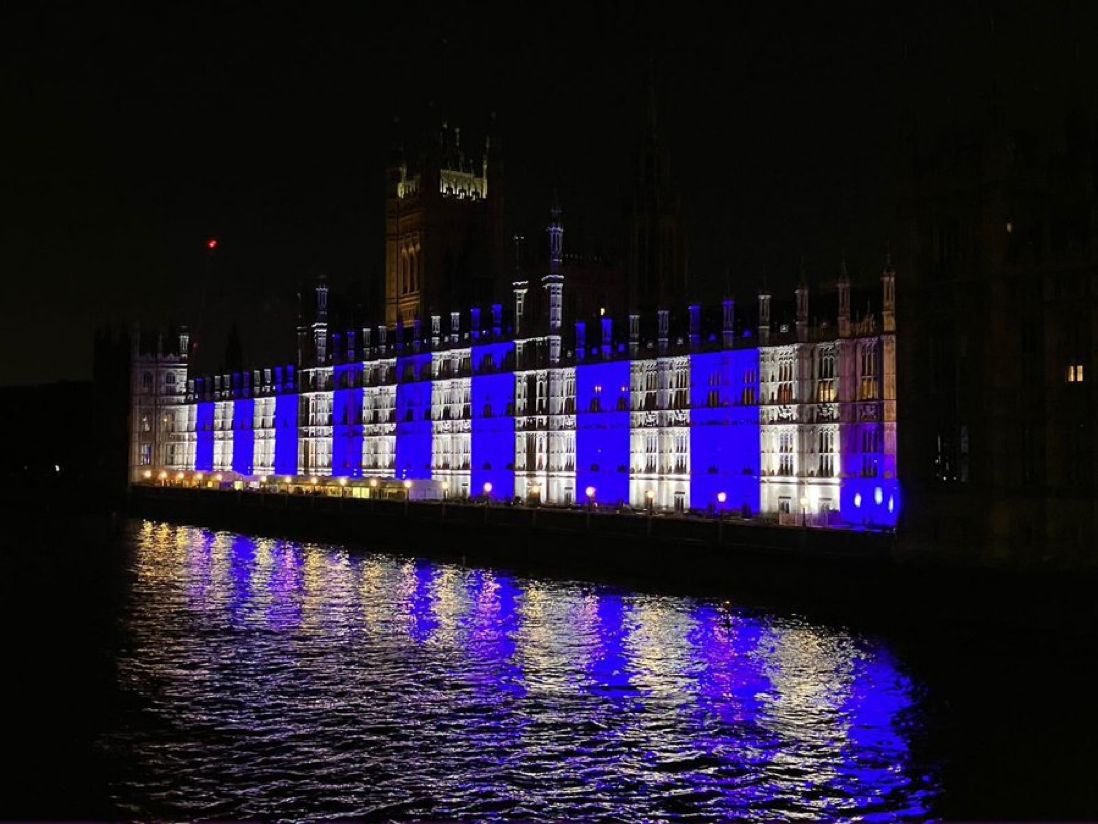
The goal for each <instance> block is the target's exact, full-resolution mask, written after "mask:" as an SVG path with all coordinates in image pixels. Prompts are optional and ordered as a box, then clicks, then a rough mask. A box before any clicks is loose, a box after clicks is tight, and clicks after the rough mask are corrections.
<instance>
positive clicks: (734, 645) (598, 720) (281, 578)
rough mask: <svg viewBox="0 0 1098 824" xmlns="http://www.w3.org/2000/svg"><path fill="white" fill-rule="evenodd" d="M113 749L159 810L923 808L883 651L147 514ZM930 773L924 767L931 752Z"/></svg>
mask: <svg viewBox="0 0 1098 824" xmlns="http://www.w3.org/2000/svg"><path fill="white" fill-rule="evenodd" d="M134 540H135V542H136V553H135V556H134V558H135V560H134V564H135V568H134V572H135V576H134V589H133V593H132V601H131V605H130V607H129V611H128V618H127V630H128V634H129V636H130V638H131V642H132V643H131V644H130V645H129V646H128V648H127V650H126V652H125V654H124V655H123V656H122V657H121V659H120V662H119V678H120V681H121V682H122V685H123V686H124V687H125V688H126V689H128V690H129V691H130V692H131V693H132V694H133V696H134V701H133V707H134V709H133V710H132V712H133V713H134V719H133V722H134V723H130V724H122V725H120V729H121V730H122V732H118V733H114V734H112V735H111V736H110V737H109V738H108V739H107V740H106V741H105V742H104V746H106V747H107V748H109V749H110V750H111V751H112V752H113V753H114V754H115V756H116V757H118V758H121V759H122V760H123V761H124V762H125V763H126V764H127V769H126V770H125V771H124V775H123V776H122V777H120V778H119V781H118V783H117V784H116V786H115V787H114V792H115V795H116V798H117V802H118V804H119V806H120V809H121V810H123V811H129V812H133V813H135V814H140V815H145V816H149V815H152V816H169V817H203V818H208V817H218V818H250V817H252V818H255V817H258V818H287V819H301V818H307V817H313V816H318V815H331V816H348V817H355V816H373V817H381V818H425V817H430V818H470V819H492V818H525V819H534V820H561V819H566V818H573V819H582V820H587V819H598V818H613V819H618V820H621V819H625V820H650V819H653V818H661V819H679V820H690V819H697V820H714V819H722V818H730V817H731V818H740V819H746V820H760V821H762V820H766V821H771V820H793V819H796V818H816V819H820V818H825V819H834V818H851V817H865V816H868V817H873V818H879V819H881V820H890V819H894V818H897V817H914V818H921V817H926V816H927V815H928V814H930V811H931V808H932V805H933V802H934V799H935V797H936V796H937V795H938V788H937V786H936V782H935V779H933V778H932V777H931V778H928V777H927V769H926V768H925V767H924V766H920V765H919V764H917V763H915V760H914V757H913V756H912V754H911V747H910V745H909V737H910V735H911V734H912V732H913V731H914V730H917V726H918V719H919V707H918V705H917V703H915V702H914V700H913V693H914V686H913V684H912V683H911V682H910V680H909V679H908V678H907V676H906V675H905V674H904V673H903V671H902V668H901V667H900V665H899V664H898V663H897V662H896V661H895V660H893V658H892V657H891V655H890V653H889V651H888V650H887V649H886V648H884V647H883V646H882V645H880V644H877V643H875V642H872V641H870V640H867V639H864V638H860V637H858V636H855V635H851V634H849V633H845V632H842V631H839V630H834V629H829V628H826V627H822V626H818V625H814V624H810V623H807V622H803V621H799V620H796V619H792V618H779V617H766V616H756V615H752V614H748V613H745V612H742V611H739V610H737V609H735V608H733V607H731V606H729V605H727V604H719V603H714V602H707V601H698V600H693V599H689V598H683V597H670V596H663V595H651V594H633V593H628V592H618V591H614V590H610V589H607V588H604V587H596V586H594V585H590V584H583V583H577V582H562V581H551V580H540V579H535V578H526V577H516V576H511V575H506V574H502V573H500V572H497V571H492V570H476V569H474V570H469V569H462V568H460V567H457V566H454V565H449V564H440V563H434V562H429V561H426V560H422V559H415V560H409V559H403V558H396V557H393V556H387V555H380V554H361V555H352V554H348V553H347V552H346V551H345V550H343V549H340V548H338V547H321V546H316V545H308V544H306V545H299V544H292V543H287V542H282V541H273V540H269V539H253V538H249V537H244V536H239V535H233V534H227V533H212V532H210V531H207V530H202V529H196V528H183V527H179V528H176V527H168V526H164V525H153V524H146V525H145V528H144V529H143V530H142V531H141V532H140V534H137V535H135V536H134ZM931 775H933V771H931Z"/></svg>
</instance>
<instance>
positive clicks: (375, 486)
mask: <svg viewBox="0 0 1098 824" xmlns="http://www.w3.org/2000/svg"><path fill="white" fill-rule="evenodd" d="M370 486H372V487H374V488H375V489H376V488H377V478H370Z"/></svg>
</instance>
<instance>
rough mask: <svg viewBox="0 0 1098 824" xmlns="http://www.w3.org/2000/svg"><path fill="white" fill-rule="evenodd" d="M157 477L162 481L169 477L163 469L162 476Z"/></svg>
mask: <svg viewBox="0 0 1098 824" xmlns="http://www.w3.org/2000/svg"><path fill="white" fill-rule="evenodd" d="M157 477H158V478H160V480H164V479H165V478H167V477H168V473H167V472H165V471H164V470H163V469H161V470H160V474H159V475H158V476H157Z"/></svg>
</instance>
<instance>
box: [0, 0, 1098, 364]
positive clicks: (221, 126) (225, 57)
mask: <svg viewBox="0 0 1098 824" xmlns="http://www.w3.org/2000/svg"><path fill="white" fill-rule="evenodd" d="M86 5H87V7H81V6H72V7H65V6H57V5H49V6H47V5H46V4H34V5H33V6H32V7H28V8H27V9H24V10H20V9H17V8H12V7H10V6H8V5H5V8H4V11H3V12H0V14H2V15H3V19H2V20H0V31H2V34H0V37H2V38H3V44H2V45H3V51H4V55H3V58H2V59H3V75H2V80H0V82H2V84H3V85H2V86H0V94H2V95H3V101H2V102H3V124H4V125H3V137H2V138H0V140H2V141H3V143H2V146H3V148H4V153H3V164H2V165H3V169H2V171H0V186H2V191H3V204H4V206H3V212H2V215H0V218H2V221H3V224H2V225H0V232H2V238H0V240H2V243H0V249H2V252H0V255H2V257H0V271H2V272H3V279H4V285H5V288H4V291H3V294H4V296H5V297H4V300H3V303H2V304H0V306H2V309H0V353H2V354H3V357H2V359H0V383H4V384H8V383H29V382H40V381H48V380H57V379H63V378H83V377H88V376H89V375H90V370H91V341H92V332H93V329H94V328H95V327H96V326H97V325H100V324H103V323H107V322H112V323H122V322H128V321H131V320H134V319H140V320H141V321H142V322H143V323H148V324H158V323H167V322H169V321H178V322H187V323H190V324H191V325H192V326H201V328H203V329H204V330H206V334H205V335H204V336H203V337H204V340H203V341H202V342H201V343H202V346H203V348H204V357H205V359H207V365H208V366H211V367H212V366H215V365H216V364H215V363H212V362H210V361H209V359H211V358H213V359H215V360H216V354H215V353H220V351H221V350H222V348H223V346H224V337H225V333H226V332H227V329H228V326H229V325H230V323H232V322H234V321H235V322H238V323H239V325H240V329H241V333H242V337H243V342H244V354H245V359H246V360H247V361H248V362H250V363H261V362H265V361H270V360H272V359H280V360H281V359H287V358H289V357H290V353H291V349H292V345H293V319H294V292H295V290H296V288H297V284H298V283H299V282H300V280H301V279H302V278H303V277H306V276H308V275H310V274H312V273H316V272H324V273H325V274H327V275H328V276H329V278H330V279H331V281H332V282H333V284H334V285H335V286H336V287H337V288H345V287H347V286H349V285H350V284H352V283H353V282H355V281H358V282H360V283H362V284H368V283H369V282H370V281H371V279H374V278H377V277H379V276H380V274H381V265H382V246H381V235H382V228H383V227H382V216H383V202H382V192H383V173H384V162H385V158H386V155H387V150H388V147H389V146H390V145H391V142H392V140H393V136H394V129H393V117H394V115H399V116H400V117H401V119H402V121H403V123H405V124H408V123H412V122H416V121H417V120H418V121H423V120H424V119H427V118H429V117H438V118H441V116H442V115H443V114H445V115H446V116H448V118H449V120H450V122H451V123H456V124H459V125H461V126H462V128H463V132H464V134H465V135H467V136H469V138H477V139H479V136H480V135H481V134H483V129H484V126H485V125H486V123H487V120H488V115H489V113H490V112H492V111H494V112H497V114H498V122H499V130H500V132H501V136H502V140H503V143H504V150H505V157H506V190H507V206H508V216H509V220H510V222H511V226H512V228H519V229H522V230H524V231H525V232H526V233H527V235H528V236H530V237H539V238H540V233H539V230H540V228H541V226H542V222H543V220H544V215H545V211H546V207H547V205H548V203H549V200H550V198H551V193H552V191H553V189H554V188H555V189H557V190H558V191H559V193H560V199H561V203H562V206H563V207H564V210H565V220H566V235H565V243H566V245H567V244H568V242H569V240H570V239H575V238H577V237H580V236H582V237H584V238H586V239H588V240H590V242H592V243H596V242H597V243H599V244H601V245H604V246H606V247H609V248H611V249H612V248H614V247H615V245H617V243H618V237H619V231H620V225H621V209H622V203H623V200H624V193H625V191H626V185H627V183H628V179H629V178H628V175H629V156H630V153H631V152H632V151H633V149H634V147H635V146H636V144H637V142H638V139H639V137H640V134H641V129H642V124H643V116H644V99H645V93H646V90H645V84H646V75H647V65H648V62H649V59H650V58H651V59H652V60H654V65H655V74H656V78H657V89H658V96H659V124H660V133H661V136H663V137H664V138H665V140H666V142H667V143H668V144H669V146H670V150H671V153H672V154H671V156H672V164H673V173H674V177H675V179H676V182H677V185H678V188H679V190H680V191H681V193H682V197H683V201H684V204H685V207H686V215H687V219H688V226H689V232H690V255H691V264H690V270H691V272H690V274H691V277H692V278H693V280H694V282H695V283H696V284H697V290H698V293H699V294H700V295H701V296H702V297H704V298H711V297H715V296H716V294H717V292H718V291H720V290H722V289H723V287H724V284H725V282H726V281H727V280H728V277H729V276H728V273H729V272H731V273H732V274H731V284H732V288H733V290H734V291H735V292H736V293H738V294H739V295H740V296H741V297H743V298H747V297H749V296H750V295H752V294H753V293H754V289H755V287H756V286H757V284H758V283H759V281H760V279H761V277H762V274H763V272H764V271H765V272H766V273H767V277H768V279H769V281H770V283H771V284H772V285H776V286H779V287H781V286H782V285H784V284H787V283H789V282H791V278H792V272H793V271H794V270H795V269H796V268H797V266H798V261H799V260H800V259H801V258H802V256H803V257H804V259H805V261H806V265H807V268H808V270H809V274H810V280H813V281H815V282H824V281H826V280H827V279H828V278H831V277H833V273H834V270H835V269H836V267H837V265H838V259H839V256H840V253H841V251H842V250H843V249H845V250H846V252H847V256H848V258H849V260H850V263H851V266H852V268H853V269H854V270H855V272H856V273H860V274H861V276H862V277H864V278H867V279H868V278H872V277H873V276H874V275H875V273H876V270H877V267H878V266H879V263H880V260H881V256H882V253H883V250H884V248H885V246H886V244H887V243H888V242H889V237H888V235H889V233H890V231H891V228H890V227H891V220H892V216H893V214H894V212H895V198H896V181H897V172H898V170H899V169H900V168H902V163H903V161H904V151H905V149H904V146H905V143H904V140H905V136H906V135H908V134H909V133H910V131H911V129H912V124H913V123H914V122H917V121H918V122H923V121H932V122H938V123H941V122H946V121H948V120H949V118H951V117H956V116H958V113H960V114H961V115H963V113H964V111H965V110H966V108H967V107H968V106H969V105H970V104H971V103H972V102H973V101H977V102H978V101H979V100H981V99H982V95H984V94H985V92H986V90H987V88H989V87H990V85H994V84H1003V83H1006V84H1008V85H1009V84H1011V83H1019V82H1020V83H1022V84H1023V85H1026V86H1027V88H1028V87H1029V85H1033V86H1034V87H1035V88H1034V89H1033V90H1031V91H1032V93H1033V94H1034V95H1037V96H1040V95H1041V94H1044V93H1045V92H1046V91H1047V89H1048V84H1049V83H1055V82H1056V78H1058V77H1059V76H1060V75H1058V74H1057V73H1056V72H1057V71H1062V72H1066V73H1068V74H1070V73H1072V72H1073V71H1076V70H1077V68H1078V65H1079V60H1080V57H1079V52H1080V49H1085V50H1091V49H1093V44H1094V42H1096V40H1095V38H1094V36H1093V35H1094V33H1095V32H1094V28H1093V25H1092V23H1093V21H1092V20H1091V19H1090V17H1091V16H1090V15H1089V14H1087V15H1085V17H1084V15H1083V13H1082V11H1081V10H1085V9H1086V8H1087V7H1086V5H1085V4H1078V5H1076V6H1071V7H1060V8H1056V9H1054V10H1050V9H1049V8H1048V7H1047V6H1046V5H1045V4H1037V3H1034V4H1032V5H1031V6H1025V7H1018V8H1016V9H1015V8H1007V7H1005V6H1004V5H1003V4H999V3H959V4H948V5H943V6H942V7H941V8H933V7H930V6H927V5H925V4H917V5H911V6H904V7H901V8H898V9H897V8H886V6H888V5H889V4H858V5H843V4H837V3H831V2H828V3H790V4H782V3H753V4H746V3H726V4H716V3H706V4H697V5H692V4H689V3H681V2H677V3H666V4H656V3H641V4H633V3H621V2H619V3H614V2H598V0H596V1H595V2H590V3H579V4H576V5H574V6H570V5H567V4H538V5H532V4H500V5H493V4H479V3H467V2H460V1H459V0H451V2H446V3H438V4H428V3H421V2H402V3H389V4H380V5H376V4H366V3H361V4H356V7H355V8H356V9H357V10H352V11H347V10H343V9H342V8H341V6H342V5H344V4H340V6H336V5H334V4H333V6H331V7H324V6H321V5H319V4H311V3H298V4H294V6H292V7H287V8H283V7H280V6H279V5H278V4H242V3H233V2H223V3H220V4H217V5H209V6H207V5H203V4H198V3H185V4H184V3H180V4H162V3H143V4H133V5H132V6H130V7H109V6H105V5H103V6H100V5H99V4H86ZM337 9H338V10H337ZM1053 64H1055V65H1056V66H1057V67H1059V68H1057V69H1055V70H1053V69H1050V66H1051V65H1053ZM1090 76H1091V77H1093V75H1090ZM1019 78H1020V80H1019ZM1041 84H1045V85H1044V86H1041ZM429 112H430V113H433V114H430V115H429V114H428V113H429ZM210 236H216V237H217V238H218V239H219V240H220V243H221V247H220V249H219V252H218V255H217V259H216V264H215V265H214V267H213V268H212V269H211V268H210V267H209V264H208V262H207V255H206V254H205V249H204V241H205V239H206V238H207V237H210Z"/></svg>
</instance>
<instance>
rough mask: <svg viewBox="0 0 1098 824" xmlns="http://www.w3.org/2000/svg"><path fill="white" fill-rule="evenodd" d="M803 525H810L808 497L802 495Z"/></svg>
mask: <svg viewBox="0 0 1098 824" xmlns="http://www.w3.org/2000/svg"><path fill="white" fill-rule="evenodd" d="M801 526H808V498H806V497H804V496H803V495H802V496H801Z"/></svg>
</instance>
